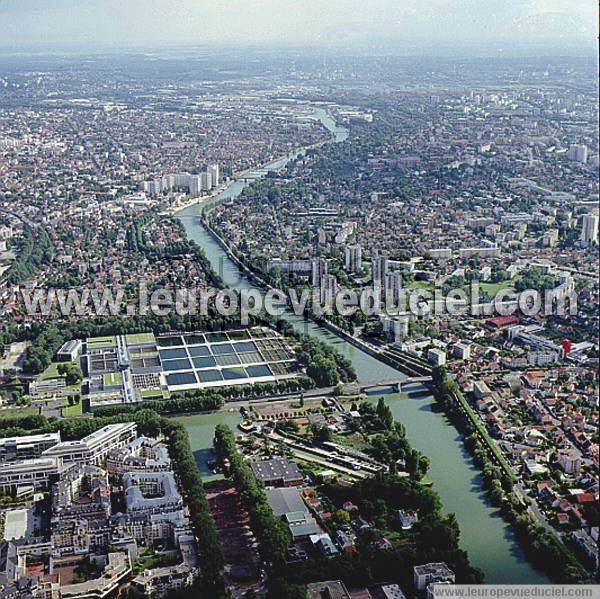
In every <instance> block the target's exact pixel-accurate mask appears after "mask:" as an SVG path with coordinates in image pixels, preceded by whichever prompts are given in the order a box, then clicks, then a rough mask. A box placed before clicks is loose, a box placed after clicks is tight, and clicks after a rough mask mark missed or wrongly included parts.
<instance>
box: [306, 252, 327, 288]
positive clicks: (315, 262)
mask: <svg viewBox="0 0 600 599" xmlns="http://www.w3.org/2000/svg"><path fill="white" fill-rule="evenodd" d="M310 266H311V282H312V285H313V287H318V286H319V285H320V284H321V279H322V278H323V277H324V276H325V275H326V274H327V260H325V259H324V258H313V259H312V260H311V262H310Z"/></svg>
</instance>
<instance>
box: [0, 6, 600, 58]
mask: <svg viewBox="0 0 600 599" xmlns="http://www.w3.org/2000/svg"><path fill="white" fill-rule="evenodd" d="M0 23H2V26H3V27H2V28H3V34H2V41H1V42H0V46H1V47H2V49H3V50H6V49H7V48H8V49H10V48H12V47H14V49H15V50H19V49H22V48H25V47H43V48H50V49H52V47H57V48H58V47H65V46H68V45H72V46H79V47H81V46H88V47H99V48H103V47H108V48H110V47H127V46H148V45H157V46H181V45H206V44H218V45H223V44H226V45H235V44H241V45H243V44H258V43H263V44H266V45H274V44H310V45H320V46H349V47H352V46H357V47H364V46H371V47H377V46H382V45H383V46H387V47H399V48H405V49H410V50H412V51H413V52H417V53H421V54H427V53H435V52H436V51H440V50H442V51H448V50H450V51H451V50H452V48H457V49H461V52H462V53H465V51H467V53H468V50H469V49H471V50H472V51H473V52H477V51H478V50H481V49H486V50H488V51H489V50H492V51H494V52H498V53H503V52H505V53H514V52H515V49H518V50H519V51H523V52H525V51H527V49H528V48H530V49H532V50H536V51H540V50H543V51H544V53H549V54H552V53H560V52H561V51H564V50H569V51H570V53H573V52H578V51H580V52H581V54H589V53H590V52H595V47H596V44H597V37H598V30H597V27H598V5H597V3H595V2H594V1H593V0H524V1H517V0H511V1H508V2H507V1H502V0H459V1H457V2H450V1H448V0H430V1H429V2H427V3H424V2H421V1H418V0H403V1H402V2H398V1H397V0H370V1H369V2H361V1H359V0H328V1H324V0H302V2H296V1H292V0H252V1H246V0H127V1H126V2H123V1H117V0H76V1H75V0H53V1H52V2H50V1H49V0H18V1H17V0H0Z"/></svg>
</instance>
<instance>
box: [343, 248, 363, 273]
mask: <svg viewBox="0 0 600 599" xmlns="http://www.w3.org/2000/svg"><path fill="white" fill-rule="evenodd" d="M361 262H362V248H361V247H360V245H349V246H347V247H346V256H345V262H344V268H345V269H346V272H351V273H357V272H360V269H361Z"/></svg>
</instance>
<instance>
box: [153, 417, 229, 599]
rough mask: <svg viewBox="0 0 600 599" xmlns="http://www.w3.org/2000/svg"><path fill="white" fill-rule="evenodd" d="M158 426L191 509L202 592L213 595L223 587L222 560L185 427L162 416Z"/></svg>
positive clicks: (223, 561) (219, 545)
mask: <svg viewBox="0 0 600 599" xmlns="http://www.w3.org/2000/svg"><path fill="white" fill-rule="evenodd" d="M161 425H162V428H163V432H164V434H165V436H166V438H167V442H168V445H169V454H170V456H171V459H172V460H173V467H174V470H175V474H176V475H177V477H178V479H179V481H180V484H181V487H182V489H183V492H184V496H185V500H186V502H187V505H188V508H189V510H190V517H191V521H192V526H193V527H194V532H195V534H196V538H197V539H198V550H199V553H200V557H201V568H202V591H203V593H202V594H203V595H204V592H207V594H206V595H205V596H207V597H213V596H216V595H217V594H218V593H220V590H221V589H222V579H221V569H222V568H223V566H224V563H225V560H224V557H223V552H222V550H221V543H220V540H219V534H218V532H217V529H216V527H215V523H214V520H213V518H212V516H211V515H210V507H209V505H208V501H207V499H206V494H205V492H204V487H203V485H202V479H201V478H200V473H199V471H198V467H197V464H196V460H195V458H194V454H193V452H192V448H191V447H190V442H189V438H188V434H187V432H186V430H185V428H184V426H183V425H182V424H179V423H176V422H173V421H171V420H165V419H161Z"/></svg>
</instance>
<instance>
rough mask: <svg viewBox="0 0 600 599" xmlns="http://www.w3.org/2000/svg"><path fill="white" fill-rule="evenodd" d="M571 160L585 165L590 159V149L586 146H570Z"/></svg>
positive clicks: (569, 155)
mask: <svg viewBox="0 0 600 599" xmlns="http://www.w3.org/2000/svg"><path fill="white" fill-rule="evenodd" d="M568 157H569V160H571V161H572V162H580V163H581V164H585V163H586V162H587V159H588V149H587V146H586V145H585V144H573V145H571V146H569V154H568Z"/></svg>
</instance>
